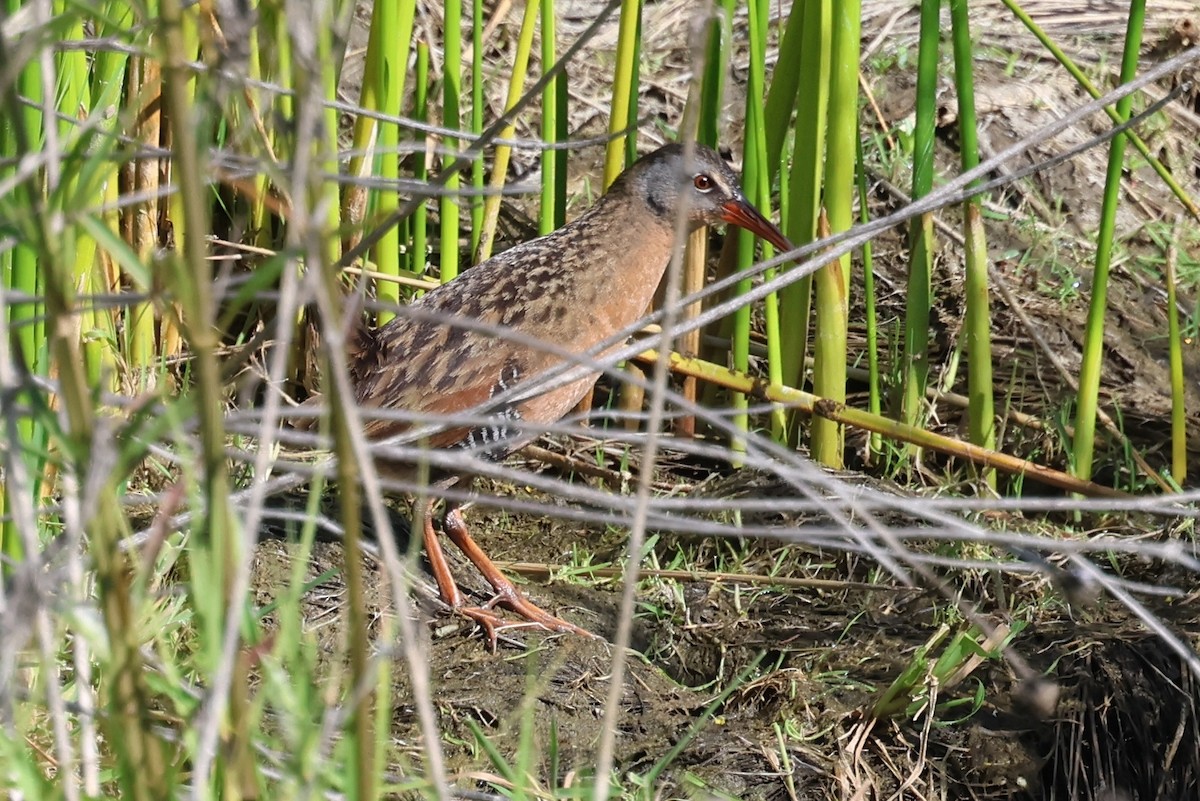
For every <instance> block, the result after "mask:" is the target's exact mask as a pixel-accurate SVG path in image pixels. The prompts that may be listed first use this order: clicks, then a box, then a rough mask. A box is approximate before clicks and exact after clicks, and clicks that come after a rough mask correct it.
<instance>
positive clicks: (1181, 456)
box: [1164, 225, 1188, 487]
mask: <svg viewBox="0 0 1200 801" xmlns="http://www.w3.org/2000/svg"><path fill="white" fill-rule="evenodd" d="M1180 236H1182V234H1181V233H1180V230H1179V226H1178V225H1176V226H1175V230H1174V231H1172V233H1171V244H1170V246H1169V247H1168V250H1167V264H1166V275H1165V276H1164V280H1165V281H1166V283H1167V358H1168V360H1169V365H1170V373H1171V477H1172V478H1173V479H1175V483H1176V484H1178V485H1179V486H1181V487H1182V486H1183V485H1184V483H1185V482H1186V481H1187V473H1188V442H1187V390H1186V388H1185V384H1184V382H1185V378H1184V371H1183V332H1182V331H1181V330H1180V326H1179V306H1178V305H1177V302H1178V295H1177V283H1178V281H1177V276H1176V274H1175V261H1176V258H1177V255H1178V243H1179V238H1180Z"/></svg>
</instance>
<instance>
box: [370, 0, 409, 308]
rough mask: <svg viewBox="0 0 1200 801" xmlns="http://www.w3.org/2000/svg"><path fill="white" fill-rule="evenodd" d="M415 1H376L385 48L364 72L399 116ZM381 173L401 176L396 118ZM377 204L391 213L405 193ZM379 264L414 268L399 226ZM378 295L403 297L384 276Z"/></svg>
mask: <svg viewBox="0 0 1200 801" xmlns="http://www.w3.org/2000/svg"><path fill="white" fill-rule="evenodd" d="M415 13H416V0H402V2H396V3H375V4H374V7H373V8H372V11H371V25H372V26H375V25H378V26H379V37H378V38H377V39H373V41H372V43H373V44H377V45H378V46H380V47H382V48H383V52H382V53H380V54H378V56H376V57H375V58H372V57H371V56H370V54H368V57H367V61H368V62H369V63H373V64H375V66H376V68H377V72H376V73H375V74H374V75H370V76H364V80H372V81H374V82H375V92H374V95H375V97H376V99H377V100H378V101H379V111H382V112H383V113H384V114H386V115H388V116H393V117H398V116H400V113H401V111H402V108H401V103H402V101H403V98H404V84H405V82H406V81H407V79H408V42H409V41H410V40H411V39H412V29H413V18H414V15H415ZM378 130H379V148H378V152H379V158H378V163H379V166H378V169H379V177H380V178H382V179H383V180H384V182H385V184H386V183H388V182H391V183H393V184H394V183H395V182H397V181H399V179H400V126H399V125H398V124H396V123H391V122H386V123H379V126H378ZM374 207H375V210H376V213H378V214H379V216H380V217H384V218H386V217H390V216H391V215H392V214H394V213H395V211H396V210H397V209H398V208H400V194H399V193H398V192H397V191H396V190H395V189H394V188H393V187H390V186H385V187H384V188H383V189H382V190H381V191H379V192H376V193H375V202H374ZM372 253H373V255H374V260H375V269H376V270H378V271H379V272H380V273H382V274H383V275H390V276H396V275H399V274H400V270H401V269H403V268H406V267H410V266H411V265H408V264H401V263H400V228H399V226H392V227H391V228H389V229H388V231H387V233H385V234H384V235H383V236H382V237H381V238H380V240H379V241H378V242H376V243H375V247H374V248H373V249H372ZM375 297H376V298H378V299H379V301H380V302H382V303H391V304H397V303H399V302H400V285H399V284H398V283H396V282H394V281H380V282H379V283H378V284H377V285H376V287H375ZM393 317H395V313H394V312H392V311H390V310H387V309H381V310H379V312H377V313H376V315H375V322H376V324H378V325H383V324H385V323H386V322H388V321H389V320H391V319H392V318H393Z"/></svg>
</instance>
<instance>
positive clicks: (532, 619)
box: [421, 499, 594, 650]
mask: <svg viewBox="0 0 1200 801" xmlns="http://www.w3.org/2000/svg"><path fill="white" fill-rule="evenodd" d="M421 518H422V521H421V522H422V526H423V529H424V540H425V554H426V556H428V558H429V564H430V567H431V568H432V569H433V577H434V579H435V580H436V581H437V585H438V591H439V592H440V593H441V595H442V600H443V601H445V602H446V603H447V604H449V605H450V606H451V607H453V608H454V610H455V611H456V612H459V613H460V614H462V615H465V616H466V617H469V618H471V619H472V620H474V621H475V622H476V623H478V624H479V627H480V628H482V629H483V630H484V633H485V634H486V635H487V638H488V645H489V646H490V647H491V648H492V650H495V648H496V640H497V637H498V636H499V634H500V632H501V631H503V630H504V629H510V628H516V627H520V626H525V625H535V626H541V627H542V628H544V629H547V630H549V631H570V632H574V633H576V634H583V635H586V636H589V637H591V636H594V635H593V634H591V633H590V632H588V631H587V630H585V629H582V628H580V627H579V626H576V625H575V624H573V623H568V622H567V621H565V620H561V619H559V618H557V617H555V616H554V615H551V614H550V613H548V612H546V611H544V610H543V609H540V608H539V607H537V606H535V605H534V604H533V603H532V602H531V601H530V600H529V599H528V598H526V597H525V596H524V595H523V594H522V593H521V591H520V590H518V589H517V588H516V586H515V585H514V584H513V583H512V582H511V581H509V580H508V579H507V578H506V577H505V576H504V574H503V573H501V572H500V569H499V568H497V567H496V565H495V564H494V563H493V562H492V560H491V559H489V558H488V557H487V554H485V553H484V552H483V549H482V548H480V547H479V545H478V544H476V542H475V540H473V539H471V535H470V534H468V533H467V526H466V524H465V523H464V522H463V519H462V512H460V511H459V510H458V509H451V510H450V511H449V512H447V513H446V523H445V528H446V534H447V535H448V536H449V537H450V539H451V540H452V541H453V542H454V544H455V545H457V546H458V547H459V548H460V549H461V550H462V552H463V553H464V554H466V555H467V558H468V559H470V560H471V562H472V563H473V564H474V565H475V566H476V567H477V568H479V572H480V573H482V574H483V577H484V578H485V579H487V581H488V583H489V584H491V585H492V589H494V590H495V591H496V595H495V597H493V598H492V600H490V601H488V602H487V603H486V604H484V605H483V606H468V605H467V603H466V599H465V598H464V597H463V594H462V591H461V590H459V588H458V585H457V584H456V583H455V581H454V576H453V575H452V574H451V573H450V564H449V562H447V561H446V554H445V552H444V551H443V550H442V545H441V543H440V542H439V541H438V536H437V532H436V531H435V530H434V528H433V500H432V499H429V500H427V501H426V502H425V507H424V509H423V510H422V513H421ZM496 606H503V607H505V608H507V609H511V610H512V611H514V612H516V613H517V614H519V615H521V616H522V617H524V618H525V619H526V620H527V621H528V623H513V622H511V621H509V620H506V619H505V618H504V616H503V615H501V614H500V613H498V612H497V611H496V610H495V608H494V607H496Z"/></svg>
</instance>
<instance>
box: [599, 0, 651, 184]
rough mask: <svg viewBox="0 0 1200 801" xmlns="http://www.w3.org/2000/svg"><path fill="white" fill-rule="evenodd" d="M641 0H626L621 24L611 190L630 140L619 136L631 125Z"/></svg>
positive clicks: (611, 119)
mask: <svg viewBox="0 0 1200 801" xmlns="http://www.w3.org/2000/svg"><path fill="white" fill-rule="evenodd" d="M641 9H642V4H641V2H640V0H624V2H622V3H621V18H620V22H619V23H618V26H617V63H616V65H615V68H614V69H613V84H612V102H611V104H610V105H609V114H608V132H609V134H610V135H612V136H613V138H612V139H610V140H609V142H608V147H607V148H606V149H605V152H604V188H605V189H607V188H608V187H609V186H610V185H611V184H612V182H613V181H615V180H617V176H618V175H620V174H621V172H622V171H623V170H624V169H625V166H626V163H627V162H626V150H627V147H628V143H627V141H626V139H625V137H623V136H617V134H619V133H620V132H622V131H624V130H625V128H626V127H628V125H629V110H630V108H631V106H630V100H631V98H633V97H636V95H634V94H633V84H634V75H633V74H634V72H635V71H636V70H637V66H638V63H637V54H638V41H637V40H638V25H639V20H640V18H641Z"/></svg>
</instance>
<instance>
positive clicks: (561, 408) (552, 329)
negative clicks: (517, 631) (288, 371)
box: [350, 145, 791, 646]
mask: <svg viewBox="0 0 1200 801" xmlns="http://www.w3.org/2000/svg"><path fill="white" fill-rule="evenodd" d="M685 192H686V193H687V194H688V196H689V197H688V208H689V216H688V225H689V229H691V230H694V229H696V228H699V227H701V226H703V225H711V224H715V223H720V222H727V223H732V224H734V225H738V226H740V227H742V228H745V229H747V230H749V231H751V232H753V233H754V234H757V235H759V236H761V237H763V238H765V239H767V240H768V241H770V242H771V243H772V244H774V245H775V246H776V247H779V248H782V249H790V247H791V246H790V244H789V243H788V241H787V240H786V239H785V238H784V236H783V235H782V234H781V233H780V232H779V229H777V228H776V227H775V226H774V225H772V224H771V223H770V222H768V221H767V220H766V219H765V218H764V217H763V216H762V215H761V214H759V212H758V211H756V210H755V209H754V207H753V206H752V205H750V204H749V203H748V202H747V201H746V199H745V198H744V197H743V195H742V192H741V189H740V188H739V187H738V181H737V177H736V176H735V175H734V173H733V172H732V170H730V169H729V167H728V166H727V165H726V164H725V162H724V161H723V160H722V159H721V157H720V156H719V155H718V154H717V153H716V151H714V150H712V149H711V148H708V147H704V146H702V145H697V146H696V148H695V152H694V154H693V158H692V161H691V163H690V164H685V157H684V151H683V147H682V146H681V145H667V146H666V147H662V148H659V149H658V150H656V151H654V152H653V153H650V154H649V155H647V156H645V157H643V158H641V159H640V160H638V161H637V162H636V163H635V164H633V165H632V166H631V167H630V168H629V169H627V170H626V171H625V172H624V173H622V174H621V176H620V177H618V178H617V180H616V181H615V182H614V183H613V185H612V187H611V188H610V189H609V191H608V193H607V194H606V195H604V196H603V197H602V198H601V199H600V200H599V201H597V202H596V204H595V205H594V206H592V207H591V208H590V209H588V210H587V211H586V212H585V213H584V214H583V215H581V216H580V217H579V218H578V219H576V220H575V221H573V222H571V223H569V224H568V225H565V226H564V227H562V228H560V229H559V230H557V231H554V232H553V233H551V234H548V235H547V236H543V237H541V238H538V239H534V240H532V241H529V242H525V243H523V244H521V245H517V246H516V247H514V248H512V249H510V250H507V251H504V252H503V253H501V254H499V255H497V256H494V257H492V258H491V259H488V260H487V261H485V262H483V263H482V264H479V265H478V266H476V267H473V268H471V269H469V270H467V271H465V272H464V273H463V274H462V275H460V276H459V277H458V278H456V279H455V280H453V281H451V282H449V283H447V284H445V285H443V286H440V287H438V288H437V289H435V290H433V291H431V292H429V293H428V294H427V295H425V296H424V297H422V298H421V299H419V300H418V301H416V302H415V303H414V304H413V308H417V309H419V310H420V311H421V313H422V314H421V316H419V317H414V316H411V315H410V316H404V315H403V314H401V316H399V317H397V318H395V319H394V320H392V321H391V322H389V323H388V324H387V325H385V326H383V327H382V328H380V329H378V330H376V331H374V332H368V333H365V334H363V335H362V336H361V337H360V340H359V342H358V343H357V345H356V347H355V348H354V352H353V353H351V354H350V358H351V378H352V380H353V382H354V385H355V394H356V397H357V401H358V403H359V404H360V405H361V406H362V407H364V408H366V409H371V408H376V409H404V410H408V411H411V412H419V413H424V414H436V415H446V416H448V417H449V416H453V415H454V414H456V413H459V414H462V413H466V412H471V413H474V414H479V413H481V411H484V410H486V411H484V413H486V414H487V415H488V416H489V417H490V419H491V420H493V421H494V423H493V424H489V425H486V426H474V427H472V426H466V425H464V426H458V427H454V428H450V429H447V430H444V431H439V432H438V433H436V434H434V435H432V436H431V437H430V438H429V444H430V446H432V447H436V448H460V447H468V448H477V449H480V450H481V451H482V452H483V453H484V454H485V455H486V456H487V457H488V458H495V459H500V458H503V457H504V456H506V455H507V454H509V453H511V452H512V451H514V450H516V449H517V448H519V447H521V446H522V445H524V444H526V443H527V442H529V441H530V440H531V439H533V437H534V436H536V430H533V431H531V430H530V428H531V427H532V428H533V429H536V427H537V426H538V425H539V424H549V423H554V422H556V421H557V420H559V419H560V418H562V417H563V416H564V415H565V414H567V412H569V411H570V410H571V409H572V408H573V407H574V406H575V405H576V404H577V403H578V402H579V400H580V399H581V398H582V397H584V395H586V394H587V391H588V390H589V389H590V388H591V386H592V384H593V383H595V381H596V378H597V377H598V373H590V374H586V375H584V377H582V378H575V377H574V376H572V380H571V381H569V382H566V383H565V385H561V386H560V385H558V384H563V383H564V382H557V383H555V382H551V384H550V389H549V390H548V391H543V392H540V393H539V392H537V390H536V383H531V384H530V387H531V388H532V391H527V392H520V393H519V396H518V397H517V398H516V399H515V400H513V401H510V402H508V403H501V404H500V405H499V406H498V407H492V408H488V407H487V401H488V400H489V398H492V397H497V396H501V397H502V396H503V395H505V394H512V393H510V392H509V391H510V390H512V389H513V387H517V386H519V385H520V384H521V382H523V381H525V380H527V379H531V378H534V377H536V376H538V375H539V374H541V373H543V372H544V371H546V370H549V369H551V368H553V367H555V366H556V365H558V364H559V363H560V362H561V359H560V358H559V357H557V356H555V355H554V354H553V353H551V352H548V351H546V350H540V349H538V348H535V347H530V346H528V345H525V344H521V343H517V342H513V341H511V340H507V339H503V338H499V337H495V336H492V335H490V334H487V333H484V332H480V331H474V330H467V329H464V328H462V327H455V326H454V325H452V324H451V323H452V321H453V319H454V318H456V317H457V318H459V319H468V320H472V321H478V322H481V323H484V324H488V325H493V326H497V327H500V328H507V329H513V330H515V331H518V332H520V333H521V334H522V335H523V337H526V338H532V339H535V340H539V341H543V342H547V343H552V344H553V346H554V347H556V348H559V349H562V350H565V351H569V352H572V353H580V354H582V353H584V352H586V351H589V350H590V349H592V348H593V347H594V346H596V345H598V344H599V343H601V342H603V341H604V340H606V339H608V338H610V337H611V336H612V335H613V334H615V333H616V332H618V331H620V330H622V329H625V328H627V327H629V326H630V325H631V324H632V323H634V322H635V321H636V320H637V319H638V318H639V317H641V316H642V314H643V312H644V311H645V310H646V308H647V306H648V304H649V303H650V300H651V298H652V297H653V295H654V291H655V289H656V287H657V286H658V284H659V282H660V281H661V279H662V276H663V272H664V270H665V269H666V266H667V263H668V261H669V260H670V258H671V253H672V250H673V248H674V247H675V236H674V232H675V222H676V213H677V210H678V209H679V206H680V202H681V197H682V193H685ZM435 316H436V317H437V318H438V319H436V320H435V319H432V318H433V317H435ZM518 421H519V423H520V426H519V427H518V426H517V425H515V423H516V422H518ZM366 428H367V431H366V433H367V435H368V436H369V437H371V438H372V439H383V438H387V437H391V436H394V435H397V434H400V433H403V432H404V430H405V428H406V425H405V424H404V423H399V422H393V421H382V420H375V421H371V422H369V423H367V426H366ZM382 467H383V469H385V470H387V471H389V472H392V473H393V474H395V473H396V472H397V471H402V472H404V473H411V467H409V466H406V465H397V464H391V465H383V466H382ZM456 480H457V477H456V476H446V477H444V478H441V479H439V481H438V483H439V484H441V485H442V486H448V485H449V484H452V483H454V481H456ZM421 516H422V518H423V526H424V544H425V548H426V551H427V553H428V556H429V560H430V564H431V565H432V567H433V572H434V576H435V578H436V579H437V582H438V588H439V590H440V591H441V594H442V597H443V599H444V600H445V601H446V602H447V603H449V604H450V605H451V606H453V607H454V608H456V609H458V610H459V611H460V612H461V613H463V614H465V615H467V616H468V617H470V618H472V619H473V620H475V621H477V622H478V623H479V625H480V626H482V627H483V628H484V629H485V630H486V631H487V633H488V636H489V639H490V640H491V643H492V644H493V646H494V645H495V639H496V634H497V632H498V631H499V630H500V629H501V628H503V627H505V626H507V625H511V624H509V623H506V622H505V619H504V618H503V617H502V616H501V615H500V614H499V613H498V612H497V611H496V607H497V606H503V607H506V608H508V609H510V610H512V611H514V612H516V613H517V614H519V615H521V616H522V617H524V618H526V620H528V621H530V623H532V624H535V625H540V626H542V627H544V628H546V629H550V630H554V631H572V632H576V633H581V634H586V633H587V632H586V631H584V630H583V629H582V628H580V627H578V626H576V625H574V624H572V623H569V622H567V621H565V620H561V619H560V618H557V617H555V616H553V615H550V614H549V613H547V612H545V611H543V610H541V609H539V608H538V607H537V606H535V605H534V604H532V603H531V602H530V601H529V600H528V599H526V598H525V596H524V595H523V594H521V592H520V591H519V590H517V588H516V587H515V586H514V585H513V584H512V583H511V582H510V581H509V580H508V579H507V578H505V577H504V576H503V574H501V573H500V571H499V570H498V569H497V568H496V566H495V565H494V564H492V562H491V561H490V560H489V559H488V558H487V556H486V555H485V554H484V553H483V551H482V550H481V549H480V548H479V547H478V546H477V545H476V544H475V542H474V541H473V540H472V539H471V537H470V535H469V534H468V533H467V529H466V526H465V525H464V523H463V520H462V516H461V513H460V511H459V510H458V509H457V508H451V509H450V510H449V511H448V512H447V514H446V518H445V525H444V528H445V531H446V534H447V535H448V536H449V537H450V538H451V539H452V540H453V541H454V542H455V544H456V545H458V546H459V547H460V548H461V549H462V550H463V551H464V553H465V554H466V555H467V557H468V558H469V559H470V560H471V561H472V562H473V563H474V564H475V565H476V567H478V568H479V570H480V572H481V573H482V574H483V575H484V577H485V578H486V579H487V580H488V582H489V583H490V584H491V585H492V587H493V588H494V590H495V591H496V596H495V597H494V598H493V599H492V600H491V601H489V602H488V603H487V604H484V605H483V606H477V607H471V606H467V605H466V603H465V602H464V599H463V596H462V593H461V592H460V591H459V589H458V587H457V585H456V584H455V582H454V578H453V576H451V574H450V570H449V566H448V565H447V563H446V558H445V556H444V554H443V553H442V550H441V545H440V544H439V542H438V539H437V534H436V532H435V531H434V528H433V520H432V508H431V505H430V504H426V506H425V508H423V509H422V510H421Z"/></svg>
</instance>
